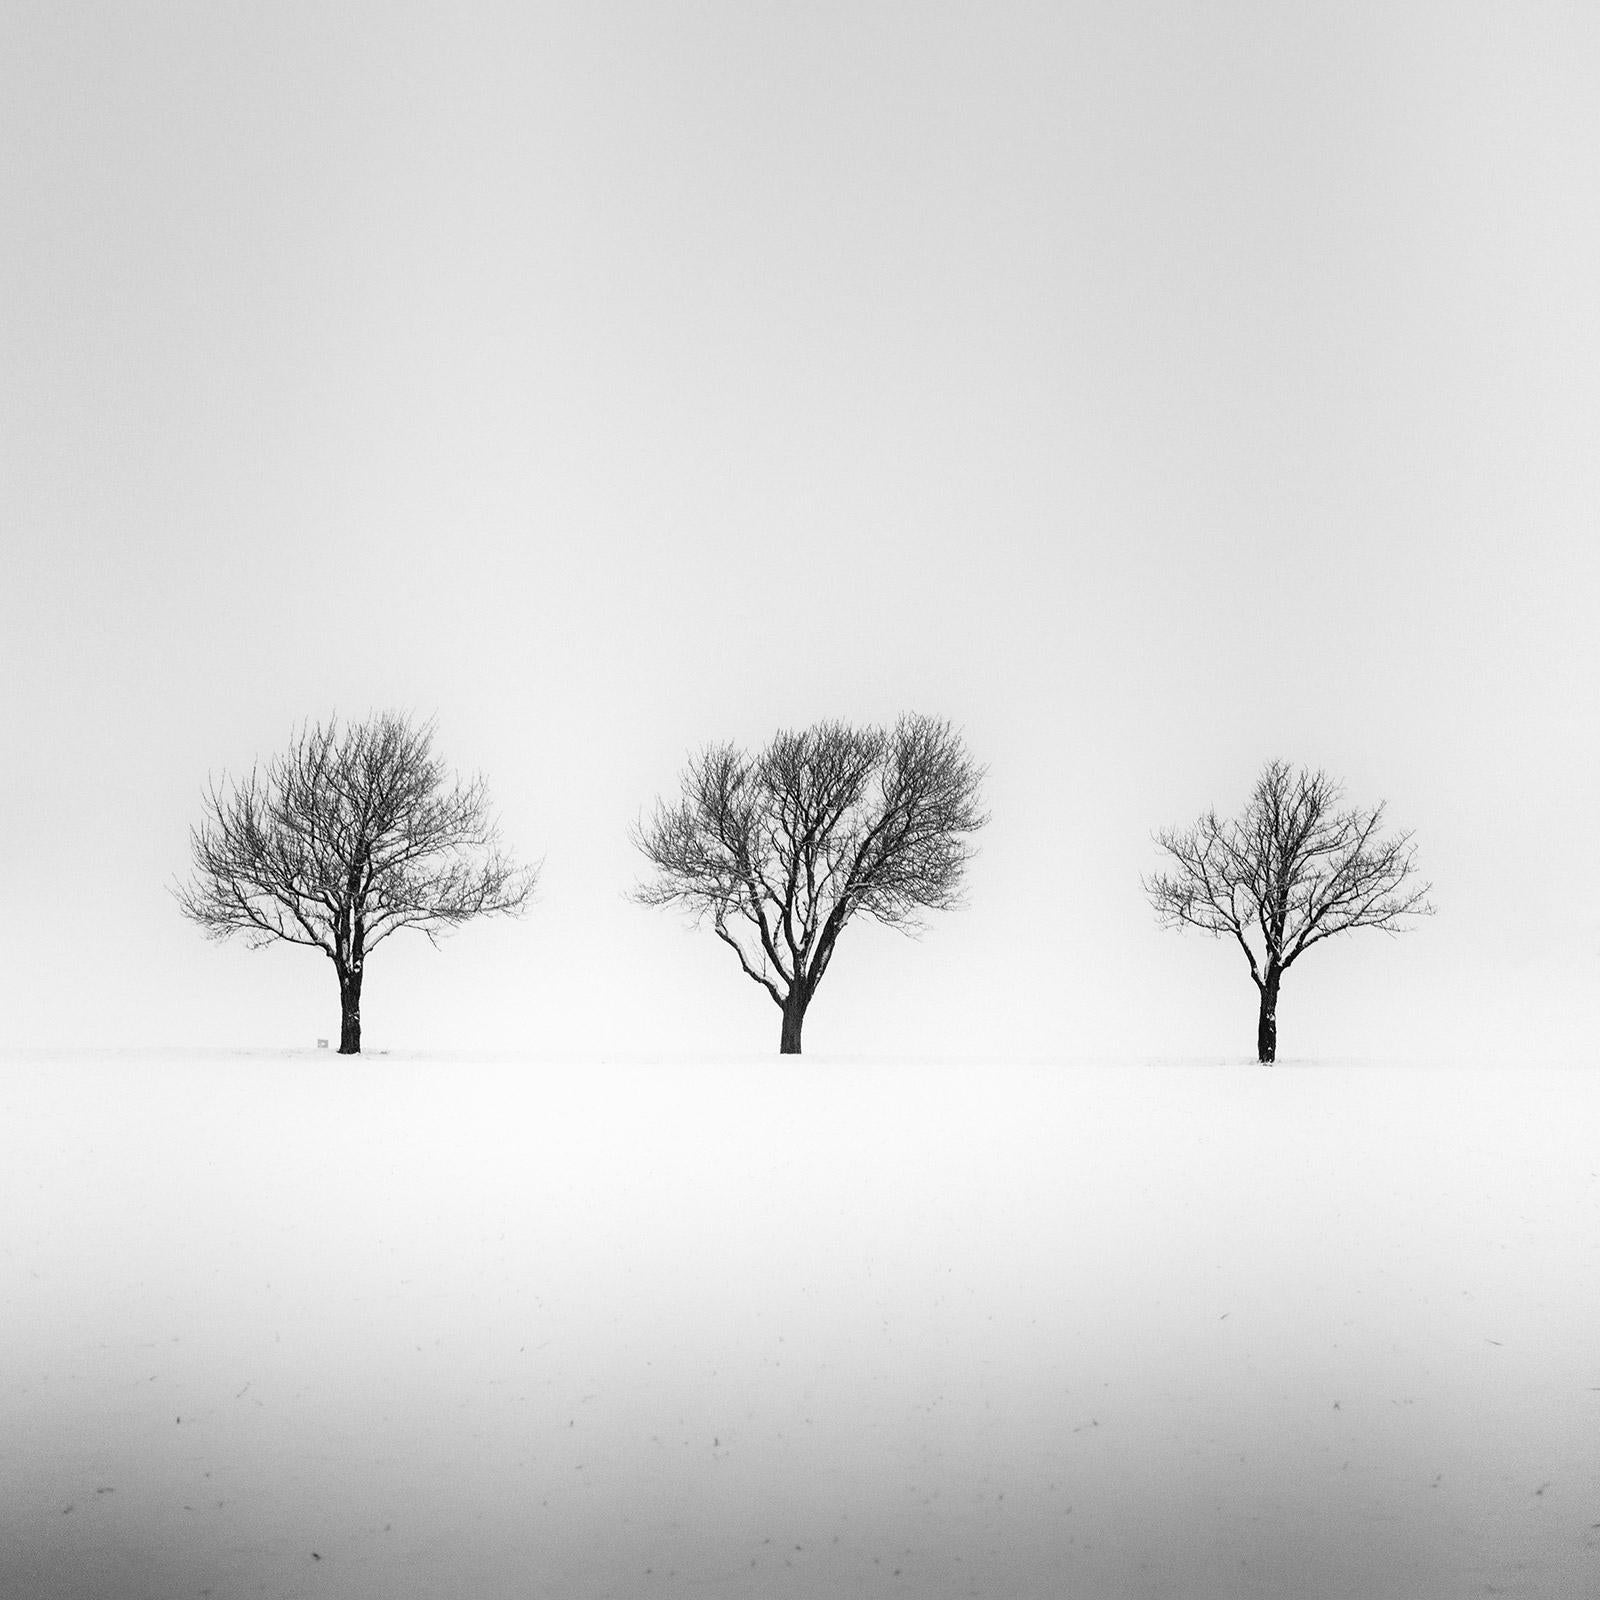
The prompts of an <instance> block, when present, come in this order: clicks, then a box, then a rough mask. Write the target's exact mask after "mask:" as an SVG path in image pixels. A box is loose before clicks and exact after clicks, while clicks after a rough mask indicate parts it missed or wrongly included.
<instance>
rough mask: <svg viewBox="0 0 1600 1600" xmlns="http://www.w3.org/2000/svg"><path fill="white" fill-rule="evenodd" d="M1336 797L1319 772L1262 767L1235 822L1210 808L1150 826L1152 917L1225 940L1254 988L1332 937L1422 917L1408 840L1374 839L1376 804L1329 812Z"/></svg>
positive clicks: (1424, 906)
mask: <svg viewBox="0 0 1600 1600" xmlns="http://www.w3.org/2000/svg"><path fill="white" fill-rule="evenodd" d="M1342 794H1343V791H1342V789H1341V787H1340V785H1338V784H1337V783H1335V782H1334V781H1333V780H1332V779H1331V778H1330V777H1328V775H1327V774H1326V773H1325V772H1321V771H1317V772H1309V771H1307V770H1305V769H1304V768H1300V769H1295V768H1291V767H1290V766H1289V765H1288V763H1286V762H1283V761H1269V762H1268V763H1267V765H1266V766H1265V767H1264V768H1263V769H1262V773H1261V776H1260V777H1259V778H1258V779H1257V780H1256V784H1255V788H1254V790H1253V791H1252V792H1251V795H1250V799H1249V801H1248V803H1247V804H1246V806H1245V809H1244V811H1243V812H1242V813H1241V814H1240V815H1239V816H1238V817H1236V818H1231V819H1228V820H1223V819H1221V818H1219V817H1218V816H1217V814H1216V812H1215V811H1214V810H1211V811H1207V812H1206V813H1205V815H1204V816H1202V817H1201V818H1200V819H1199V821H1198V822H1196V823H1195V824H1194V825H1193V826H1192V827H1190V828H1185V829H1171V828H1169V829H1162V830H1161V831H1159V832H1158V833H1157V834H1156V835H1155V842H1156V844H1157V845H1158V846H1159V847H1160V848H1161V849H1162V850H1163V851H1164V852H1165V853H1166V854H1167V856H1168V857H1170V858H1171V862H1172V865H1171V867H1170V868H1169V869H1168V870H1167V871H1163V872H1159V873H1156V874H1153V875H1152V876H1150V877H1148V878H1146V879H1145V880H1144V885H1143V886H1144V890H1145V893H1146V894H1147V895H1148V896H1149V899H1150V902H1151V905H1152V906H1153V907H1154V909H1155V911H1156V914H1157V916H1158V917H1159V918H1160V919H1161V920H1162V922H1163V923H1164V924H1166V925H1167V926H1169V927H1176V928H1184V927H1191V928H1199V929H1201V930H1202V931H1203V932H1206V933H1212V934H1217V935H1220V936H1223V937H1231V938H1233V939H1234V940H1235V941H1237V943H1238V944H1239V945H1240V947H1241V948H1242V949H1243V951H1244V954H1245V957H1246V959H1247V960H1248V961H1249V963H1250V973H1251V976H1252V977H1253V978H1254V979H1255V980H1256V982H1257V984H1258V985H1259V984H1262V983H1265V982H1266V981H1268V975H1269V974H1271V975H1272V976H1273V977H1276V975H1278V974H1281V973H1282V972H1284V971H1286V970H1287V969H1288V968H1289V966H1291V965H1292V964H1293V963H1294V962H1295V961H1296V960H1298V959H1299V958H1300V956H1301V955H1302V954H1304V952H1305V951H1306V950H1308V949H1310V948H1311V946H1312V945H1314V944H1317V943H1319V942H1320V941H1321V940H1323V939H1327V938H1330V937H1332V935H1334V934H1336V933H1348V932H1350V931H1352V930H1353V929H1356V928H1378V929H1380V930H1382V931H1383V932H1386V933H1398V932H1400V931H1402V929H1403V928H1404V927H1405V926H1407V924H1408V919H1410V918H1412V917H1422V916H1430V915H1432V912H1433V907H1432V906H1431V905H1430V904H1429V903H1428V894H1429V892H1430V890H1431V888H1432V885H1431V884H1427V883H1421V884H1419V883H1416V882H1415V881H1413V880H1414V873H1415V870H1416V847H1415V846H1414V844H1413V843H1412V836H1411V834H1410V833H1407V832H1402V833H1396V834H1392V835H1388V836H1385V835H1384V832H1383V821H1384V805H1383V803H1382V802H1381V801H1380V802H1379V804H1378V805H1376V806H1373V807H1371V808H1368V809H1362V808H1359V807H1356V808H1346V809H1341V808H1340V806H1339V801H1340V799H1341V798H1342ZM1252 941H1255V942H1257V943H1259V946H1260V954H1259V955H1258V954H1257V951H1256V949H1255V948H1253V943H1252Z"/></svg>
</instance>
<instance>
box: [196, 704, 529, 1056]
mask: <svg viewBox="0 0 1600 1600" xmlns="http://www.w3.org/2000/svg"><path fill="white" fill-rule="evenodd" d="M190 842H191V845H192V848H193V853H194V863H195V871H194V875H193V877H192V879H191V880H190V882H189V883H188V884H187V885H184V886H180V887H178V888H176V889H175V890H174V894H175V897H176V899H177V902H178V906H179V909H180V910H181V911H182V912H183V914H184V915H185V916H186V917H189V918H190V919H191V920H192V921H194V922H196V923H198V924H199V925H200V927H201V928H202V929H203V930H204V931H205V933H206V934H207V936H208V937H210V938H213V939H226V938H228V937H229V936H230V935H232V934H235V933H239V934H243V935H244V937H245V939H246V940H247V942H249V943H250V944H251V945H253V946H264V945H268V944H272V943H273V942H275V941H277V940H282V941H284V942H285V943H287V944H303V945H310V946H311V947H313V948H314V949H317V950H320V951H322V952H323V954H324V955H326V956H327V957H328V959H329V960H330V961H332V962H333V966H334V970H335V972H337V973H338V976H339V1015H340V1024H339V1050H340V1053H341V1054H344V1055H355V1054H357V1053H359V1051H360V1049H361V981H362V978H363V976H364V975H365V971H366V962H367V957H368V956H369V955H370V954H371V952H372V950H373V948H374V946H376V945H379V944H381V943H382V942H383V941H384V940H385V939H387V938H388V937H389V936H390V935H391V934H393V933H396V932H398V931H399V930H400V929H401V928H417V929H420V930H421V931H422V932H423V933H425V934H426V935H427V936H428V938H429V939H430V940H431V941H433V942H435V943H437V941H438V937H439V935H440V934H442V933H445V932H448V931H449V930H450V929H452V928H455V927H457V926H459V925H460V924H461V923H463V922H467V921H469V920H470V919H471V918H473V917H479V916H486V915H489V914H491V913H494V912H506V913H511V914H516V913H519V912H521V911H522V910H523V909H524V908H525V906H526V905H527V902H528V897H529V896H530V894H531V893H532V892H533V885H534V879H535V872H534V871H533V870H532V869H529V868H519V867H516V866H514V865H513V864H512V862H511V861H510V860H509V858H508V857H507V856H505V855H504V854H503V853H502V851H501V848H500V842H499V831H498V828H497V826H496V824H495V821H494V819H493V817H492V815H491V813H490V810H489V799H488V793H487V791H486V789H485V787H484V782H483V779H482V778H473V779H471V780H470V781H468V782H466V783H463V782H462V781H461V779H460V778H457V777H452V776H451V775H450V774H449V772H448V771H447V769H446V766H445V763H444V762H443V761H442V760H441V759H440V758H439V757H438V756H436V755H435V754H434V753H433V726H432V724H431V723H429V724H424V725H422V726H420V727H418V726H415V725H413V723H412V722H411V720H410V718H408V717H405V716H401V715H396V714H394V713H384V714H383V715H381V716H376V717H373V718H370V719H369V720H368V721H366V722H360V723H355V724H352V725H349V726H347V727H344V728H342V729H341V728H340V726H339V724H338V721H337V719H332V720H330V721H329V722H328V724H327V725H326V726H323V725H322V724H321V723H318V724H316V725H315V726H307V727H303V728H302V729H301V731H300V732H299V733H297V734H296V735H295V736H294V738H293V739H292V740H291V742H290V745H289V748H288V750H287V751H285V752H284V754H282V755H281V756H277V757H275V758H274V759H273V760H272V761H271V762H270V763H268V765H267V768H266V771H265V772H264V773H262V772H260V771H258V770H257V769H255V768H252V769H251V772H250V776H249V777H248V778H247V779H246V780H244V781H243V782H242V783H235V784H233V785H232V786H229V785H228V784H227V780H226V777H224V779H223V782H222V783H221V784H218V783H215V782H213V783H212V784H211V785H210V786H209V789H208V792H207V797H206V816H205V819H204V820H203V821H202V822H201V823H200V825H199V827H197V828H194V829H192V830H191V831H190Z"/></svg>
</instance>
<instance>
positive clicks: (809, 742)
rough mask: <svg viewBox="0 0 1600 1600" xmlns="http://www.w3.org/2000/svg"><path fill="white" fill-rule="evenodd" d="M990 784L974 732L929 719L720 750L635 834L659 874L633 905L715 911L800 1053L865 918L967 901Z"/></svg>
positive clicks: (824, 728)
mask: <svg viewBox="0 0 1600 1600" xmlns="http://www.w3.org/2000/svg"><path fill="white" fill-rule="evenodd" d="M982 779H983V769H982V768H980V767H978V766H976V765H974V763H973V762H972V761H971V760H970V758H969V757H968V755H967V752H966V748H965V746H964V744H963V742H962V740H961V738H960V736H959V735H958V734H957V733H955V732H954V731H953V730H952V729H951V728H950V726H949V725H948V724H947V723H944V722H939V721H935V720H934V719H932V718H929V717H921V716H906V717H902V718H901V719H900V721H899V722H898V723H896V724H895V726H894V727H893V728H892V729H884V728H877V727H872V728H853V727H849V726H847V725H846V724H844V723H840V722H825V723H820V724H818V725H817V726H816V727H812V728H808V729H806V730H805V731H804V732H802V733H780V734H778V736H777V737H776V738H775V739H773V741H772V743H771V744H770V745H768V746H767V748H766V749H765V750H762V751H760V752H759V753H758V754H756V755H753V756H752V755H747V754H746V753H745V752H743V751H741V750H738V749H736V748H735V747H734V746H733V745H731V744H721V745H711V746H708V747H707V748H706V749H705V750H703V751H702V752H701V753H700V754H699V755H697V756H696V757H694V758H693V759H692V760H691V761H690V763H689V766H688V769H687V770H686V771H685V773H684V775H683V793H682V797H681V799H680V800H679V801H678V803H677V804H676V805H672V806H667V805H665V804H663V803H662V802H659V801H658V802H657V805H656V811H655V815H654V818H653V819H652V820H651V822H650V823H649V825H648V826H644V825H643V824H641V825H640V826H638V827H636V828H635V829H634V831H633V840H634V843H635V844H636V845H637V847H638V848H639V849H640V850H641V851H642V852H643V853H644V855H645V857H646V858H647V859H648V861H649V862H650V864H651V866H652V867H654V868H655V869H656V875H655V878H654V880H653V881H651V882H649V883H646V884H644V885H642V886H641V887H640V888H638V889H637V890H636V891H635V894H634V898H635V899H637V900H638V901H640V902H641V903H642V904H644V905H653V906H667V905H678V906H682V907H684V908H686V909H687V910H689V911H690V912H691V913H693V915H694V917H695V920H696V921H697V922H698V921H700V920H701V919H703V918H705V917H709V918H710V919H711V925H712V927H713V928H714V929H715V930H716V933H717V937H718V938H720V939H722V940H723V941H724V943H726V944H728V945H729V946H730V947H731V948H732V949H733V951H734V953H735V954H736V955H737V956H738V958H739V965H740V967H742V968H743V970H744V972H745V974H746V976H747V977H749V978H751V979H753V980H754V981H755V982H756V983H758V984H760V985H761V987H762V988H763V989H765V990H766V992H767V993H768V994H769V995H770V996H771V997H772V999H773V1002H774V1003H775V1004H776V1005H777V1006H778V1008H779V1010H780V1011H782V1013H783V1027H782V1031H781V1034H780V1042H779V1049H780V1051H781V1052H782V1053H783V1054H786V1055H797V1054H799V1052H800V1031H801V1027H802V1025H803V1023H804V1021H805V1015H806V1008H807V1007H808V1006H809V1005H810V1004H811V1000H812V997H813V996H814V995H815V994H816V992H817V985H818V984H820V983H821V982H822V977H823V974H824V973H825V972H827V970H828V964H829V962H831V961H832V960H833V953H834V950H835V948H836V947H837V945H838V942H839V935H840V933H841V932H842V931H843V929H844V926H845V924H846V923H847V922H848V921H849V920H850V919H851V917H853V916H855V915H856V914H857V913H858V912H859V913H861V914H863V915H865V916H867V917H870V918H872V919H873V920H874V921H877V922H881V923H885V924H887V925H888V926H889V927H892V928H900V929H902V930H905V931H915V930H917V929H918V928H920V926H921V913H923V912H924V911H942V910H946V909H948V908H950V907H953V906H955V905H957V904H959V902H960V887H961V880H962V874H963V872H964V869H965V867H966V864H967V862H968V861H969V860H970V859H971V856H972V854H973V851H972V847H971V845H970V844H969V843H968V841H967V838H966V836H967V835H970V834H971V833H973V832H975V831H976V830H977V829H978V828H980V827H982V826H983V825H984V823H985V822H986V821H987V820H988V819H987V817H986V816H984V814H983V813H982V812H981V810H980V809H979V787H980V785H981V782H982Z"/></svg>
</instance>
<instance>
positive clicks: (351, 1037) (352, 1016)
mask: <svg viewBox="0 0 1600 1600" xmlns="http://www.w3.org/2000/svg"><path fill="white" fill-rule="evenodd" d="M339 1054H340V1055H342V1056H358V1055H360V1054H361V969H360V968H359V967H357V968H356V969H355V970H354V971H348V970H342V971H341V972H340V973H339Z"/></svg>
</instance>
